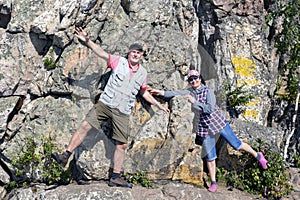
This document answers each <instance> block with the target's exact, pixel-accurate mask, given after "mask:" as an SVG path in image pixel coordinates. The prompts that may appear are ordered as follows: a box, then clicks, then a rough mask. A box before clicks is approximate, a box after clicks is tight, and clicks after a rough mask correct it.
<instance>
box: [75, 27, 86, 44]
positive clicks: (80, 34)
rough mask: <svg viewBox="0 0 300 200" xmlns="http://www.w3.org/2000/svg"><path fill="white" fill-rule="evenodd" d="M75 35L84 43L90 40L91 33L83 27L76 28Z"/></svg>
mask: <svg viewBox="0 0 300 200" xmlns="http://www.w3.org/2000/svg"><path fill="white" fill-rule="evenodd" d="M75 36H76V37H77V38H78V39H79V40H81V41H82V42H84V43H87V42H88V41H89V34H88V33H87V32H85V31H84V30H83V29H82V28H81V27H76V28H75Z"/></svg>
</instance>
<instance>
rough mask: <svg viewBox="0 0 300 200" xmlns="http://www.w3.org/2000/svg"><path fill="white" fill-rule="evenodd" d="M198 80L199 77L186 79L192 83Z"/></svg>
mask: <svg viewBox="0 0 300 200" xmlns="http://www.w3.org/2000/svg"><path fill="white" fill-rule="evenodd" d="M198 78H199V76H192V77H190V78H188V82H192V81H193V80H197V79H198Z"/></svg>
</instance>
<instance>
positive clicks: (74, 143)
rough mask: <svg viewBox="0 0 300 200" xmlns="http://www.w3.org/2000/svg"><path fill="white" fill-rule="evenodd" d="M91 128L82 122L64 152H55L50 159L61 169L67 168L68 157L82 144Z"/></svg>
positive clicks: (85, 122)
mask: <svg viewBox="0 0 300 200" xmlns="http://www.w3.org/2000/svg"><path fill="white" fill-rule="evenodd" d="M91 128H92V126H91V125H90V124H89V123H88V122H87V121H85V120H84V121H83V122H82V123H81V124H80V126H79V128H78V129H77V130H76V132H75V133H74V134H73V136H72V138H71V140H70V142H69V145H68V147H67V149H66V151H65V152H63V153H62V154H58V153H57V152H53V153H52V154H51V156H52V158H53V159H54V160H56V161H57V162H58V163H59V164H60V165H62V166H63V167H68V164H69V162H70V159H69V158H70V156H71V154H72V152H73V151H74V150H75V149H76V148H77V147H78V146H79V145H80V144H81V143H82V141H83V140H84V138H85V137H86V135H87V133H88V131H89V130H90V129H91Z"/></svg>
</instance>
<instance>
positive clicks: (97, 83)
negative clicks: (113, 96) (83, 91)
mask: <svg viewBox="0 0 300 200" xmlns="http://www.w3.org/2000/svg"><path fill="white" fill-rule="evenodd" d="M111 71H112V70H111V69H110V68H106V70H105V72H104V73H103V74H101V76H100V77H99V79H94V80H92V81H91V83H90V99H91V101H92V102H93V104H95V103H97V101H98V100H99V98H100V95H101V94H102V92H103V91H104V88H105V86H106V84H107V82H108V79H109V77H110V74H111Z"/></svg>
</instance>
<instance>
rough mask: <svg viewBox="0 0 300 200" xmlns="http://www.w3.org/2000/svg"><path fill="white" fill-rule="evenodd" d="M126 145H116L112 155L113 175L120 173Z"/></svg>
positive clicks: (118, 143)
mask: <svg viewBox="0 0 300 200" xmlns="http://www.w3.org/2000/svg"><path fill="white" fill-rule="evenodd" d="M126 147H127V144H124V143H120V142H117V144H116V150H115V153H114V169H113V173H118V174H120V173H121V169H122V165H123V161H124V158H125V150H126Z"/></svg>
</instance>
